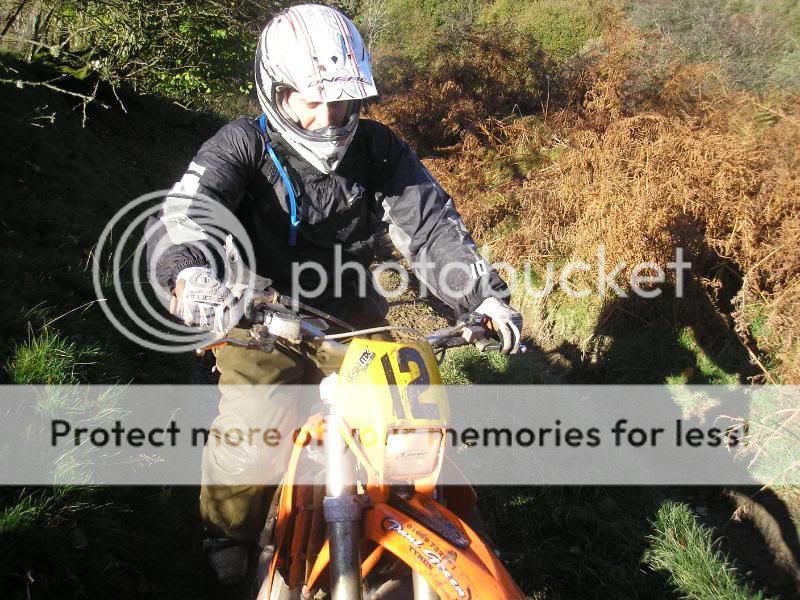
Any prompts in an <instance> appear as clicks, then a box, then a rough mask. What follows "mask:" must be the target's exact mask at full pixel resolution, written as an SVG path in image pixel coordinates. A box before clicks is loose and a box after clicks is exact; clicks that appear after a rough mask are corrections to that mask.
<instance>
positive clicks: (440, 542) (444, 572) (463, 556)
mask: <svg viewBox="0 0 800 600" xmlns="http://www.w3.org/2000/svg"><path fill="white" fill-rule="evenodd" d="M321 422H322V419H321V417H320V416H319V415H315V417H312V418H311V419H309V420H308V421H307V422H306V424H305V426H304V427H303V428H302V429H301V431H300V434H299V435H298V437H297V439H296V440H295V449H294V452H293V454H292V458H291V460H290V463H289V467H288V469H287V472H286V477H285V480H284V481H285V483H284V489H283V493H282V494H281V499H280V504H279V509H278V527H277V531H276V538H277V539H276V546H275V556H274V557H273V560H272V564H271V565H270V570H269V576H268V580H267V581H266V582H265V585H262V587H261V590H260V591H259V594H258V600H267V599H268V598H269V597H270V594H271V591H272V584H273V581H274V579H275V571H276V570H277V567H278V562H279V560H281V558H280V557H281V551H280V550H281V548H282V546H283V544H284V543H285V541H286V537H287V533H288V531H287V527H288V523H289V517H290V516H291V514H292V512H293V510H295V509H294V507H293V501H292V497H293V488H294V487H295V486H294V485H293V483H292V482H294V477H295V474H296V471H297V465H298V463H299V458H300V450H301V449H302V447H303V445H304V444H305V443H306V442H307V441H308V440H309V439H310V438H311V437H315V436H317V435H320V432H319V426H320V425H321ZM420 498H421V496H420V494H415V495H414V496H413V497H412V498H411V499H410V500H409V501H408V502H409V503H410V504H412V505H413V506H414V508H415V510H417V511H419V512H421V513H424V514H426V515H427V516H429V517H430V518H431V519H432V520H441V519H442V517H444V518H446V519H447V520H448V521H450V523H452V524H454V525H456V526H457V527H460V528H461V530H462V531H463V532H465V533H466V535H467V538H468V539H469V541H470V544H469V546H468V547H467V548H466V549H461V548H458V547H457V546H455V545H454V544H452V543H451V542H449V541H447V540H446V539H444V538H443V537H441V536H440V535H439V534H437V533H435V532H434V531H432V530H431V529H429V528H428V527H426V526H425V525H423V524H421V523H419V522H418V521H417V520H415V519H414V518H412V517H410V516H408V515H406V514H405V513H403V512H402V511H400V510H399V509H396V508H394V507H393V506H390V505H389V504H387V503H385V502H376V503H375V504H374V505H373V506H372V507H371V508H369V509H367V511H366V514H365V517H364V521H363V525H364V531H363V532H362V535H363V537H365V538H366V539H368V540H371V541H373V542H374V543H375V544H377V548H376V549H375V550H374V551H372V552H371V553H370V554H369V555H368V556H367V557H366V559H365V560H364V561H362V565H361V572H362V577H364V576H366V574H367V573H368V572H369V571H370V570H371V569H372V568H373V567H374V566H375V564H376V563H377V561H378V559H379V558H380V556H381V554H382V553H384V550H386V551H389V552H391V553H392V554H393V555H395V556H396V557H398V558H399V559H400V560H402V561H403V562H404V563H405V564H406V565H408V566H409V567H410V568H411V569H413V570H415V571H417V572H419V573H420V574H421V575H422V576H423V577H424V578H425V580H426V581H427V582H428V583H429V584H430V586H431V587H432V588H433V590H434V591H435V592H436V593H437V594H438V595H439V598H440V599H441V600H461V599H463V598H467V599H478V598H493V599H497V600H524V598H525V596H524V594H523V593H522V592H521V591H520V589H519V588H518V587H517V586H516V584H515V583H514V581H513V580H512V579H511V576H510V575H509V574H508V572H507V571H506V569H505V567H503V565H502V564H501V563H500V561H499V560H498V558H497V557H496V556H495V554H494V552H493V551H492V550H491V548H489V547H488V546H487V545H486V543H485V542H484V541H483V540H482V539H481V537H480V536H479V535H478V534H477V533H475V532H474V531H473V530H472V529H471V528H470V527H469V526H468V525H467V524H466V523H464V521H463V520H461V519H460V518H459V517H458V516H456V515H455V514H454V513H452V512H451V511H449V510H448V509H447V508H445V507H444V506H441V505H439V504H438V503H437V505H436V511H437V512H438V513H439V514H438V515H437V514H434V512H433V511H432V510H431V509H430V508H428V506H427V503H425V502H421V501H420ZM292 558H299V557H292ZM329 561H330V547H329V545H328V543H327V542H326V543H325V545H324V546H323V548H322V550H321V551H320V553H319V555H318V556H317V558H316V561H315V562H314V565H313V567H312V568H311V570H310V571H309V577H308V578H307V580H306V586H307V587H308V588H309V589H313V588H314V587H315V585H316V584H317V581H318V580H319V578H320V576H321V575H322V574H323V572H324V571H325V569H326V568H327V566H328V564H329ZM293 562H294V561H293Z"/></svg>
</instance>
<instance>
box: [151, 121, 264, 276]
mask: <svg viewBox="0 0 800 600" xmlns="http://www.w3.org/2000/svg"><path fill="white" fill-rule="evenodd" d="M262 159H263V141H262V138H261V134H260V132H259V131H258V130H257V129H256V128H255V127H253V126H252V124H251V123H250V121H249V120H248V119H239V120H237V121H233V122H231V123H229V124H227V125H225V126H224V127H222V128H221V129H220V130H219V131H218V132H217V133H216V134H215V135H214V136H213V137H212V138H210V139H209V140H208V141H206V142H205V143H204V144H203V145H202V147H201V148H200V150H199V151H198V152H197V154H196V155H195V157H194V159H193V160H192V162H191V163H190V164H189V167H188V168H187V170H186V172H185V173H184V175H183V177H182V178H181V180H180V181H178V182H177V183H176V184H175V185H174V186H173V187H172V189H171V190H170V191H169V193H168V195H167V196H166V198H165V199H164V202H163V203H162V205H161V209H160V211H159V213H158V215H157V216H156V217H151V219H150V220H149V221H148V224H147V226H146V234H145V237H146V240H147V245H148V267H149V269H150V278H151V281H153V283H154V284H157V285H159V286H161V287H162V288H164V289H167V290H169V291H170V292H171V291H172V290H173V289H174V287H175V280H176V278H177V275H178V273H179V272H180V271H181V270H182V269H185V268H187V267H192V266H205V265H207V266H211V267H212V268H214V269H215V270H216V271H217V273H218V275H220V276H221V275H222V273H223V272H224V262H223V261H224V258H225V257H224V250H223V247H224V242H225V237H226V234H227V233H230V230H231V229H236V227H235V224H234V223H233V218H232V213H233V212H234V211H235V210H236V208H237V207H238V206H239V204H240V202H241V200H242V198H243V196H244V194H245V191H246V189H247V187H248V184H249V181H250V178H251V177H252V174H253V173H254V172H255V171H256V170H257V169H258V168H259V166H260V162H261V160H262ZM224 209H227V210H224Z"/></svg>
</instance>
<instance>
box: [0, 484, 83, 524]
mask: <svg viewBox="0 0 800 600" xmlns="http://www.w3.org/2000/svg"><path fill="white" fill-rule="evenodd" d="M92 491H93V490H92V488H89V487H84V486H81V487H77V486H59V487H53V488H48V489H38V490H23V491H21V492H20V493H19V496H18V497H17V498H16V500H14V501H13V502H12V503H10V504H8V505H7V506H5V507H3V508H0V536H6V535H11V534H14V533H19V532H21V531H22V530H24V529H26V528H31V527H52V526H56V525H59V524H62V523H64V522H66V521H68V520H69V519H70V518H72V517H73V516H74V515H75V514H76V513H78V512H80V511H82V510H87V509H90V508H92V507H93V506H94V505H93V504H92V503H91V496H92Z"/></svg>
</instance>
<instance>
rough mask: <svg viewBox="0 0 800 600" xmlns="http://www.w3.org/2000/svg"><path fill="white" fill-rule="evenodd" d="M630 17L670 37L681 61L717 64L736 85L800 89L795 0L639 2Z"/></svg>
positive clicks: (798, 10) (799, 12) (799, 9)
mask: <svg viewBox="0 0 800 600" xmlns="http://www.w3.org/2000/svg"><path fill="white" fill-rule="evenodd" d="M631 19H632V22H634V23H635V24H636V25H638V26H640V27H642V28H644V29H646V30H654V31H657V32H658V33H659V34H660V35H662V36H664V37H665V38H668V39H669V40H671V42H672V43H673V44H674V45H675V46H676V47H678V48H680V49H681V51H682V52H683V53H684V54H685V60H686V61H688V62H695V63H701V62H713V63H716V64H718V65H719V66H720V68H721V70H722V72H723V73H724V74H725V76H726V77H727V78H729V79H730V81H732V82H733V83H734V84H735V85H737V86H739V87H743V88H747V89H754V90H763V89H765V88H766V87H769V86H779V87H787V86H790V87H794V88H796V89H797V88H800V25H798V23H800V4H799V3H798V2H796V1H794V0H791V1H770V0H767V1H763V0H762V1H757V0H756V1H744V0H742V1H729V2H722V1H720V0H679V1H677V2H675V1H666V0H644V1H642V2H637V3H636V4H635V8H634V9H633V11H632V13H631Z"/></svg>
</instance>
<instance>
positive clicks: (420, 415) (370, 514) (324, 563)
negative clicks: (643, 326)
mask: <svg viewBox="0 0 800 600" xmlns="http://www.w3.org/2000/svg"><path fill="white" fill-rule="evenodd" d="M285 300H286V298H285V297H279V296H277V295H276V294H274V293H273V294H272V295H266V296H260V297H256V298H255V299H254V301H253V306H254V310H253V312H252V313H251V314H252V315H253V317H252V319H251V322H252V326H251V329H250V336H251V339H250V341H248V342H244V343H243V342H241V341H240V340H235V339H230V338H223V339H221V340H218V341H216V342H215V343H214V344H212V345H210V346H208V347H206V348H203V349H201V350H202V351H204V350H207V349H209V348H211V347H212V346H220V345H224V344H233V345H239V346H245V347H248V348H251V349H254V350H263V351H272V350H273V349H274V346H275V344H276V343H277V344H281V345H282V346H283V347H285V348H294V349H295V350H296V351H298V352H300V351H302V348H303V346H305V345H309V346H313V347H315V348H316V349H318V350H324V351H325V352H327V353H330V354H332V355H334V354H335V355H338V356H340V357H342V366H341V368H340V370H339V371H338V373H335V374H333V375H331V376H329V377H326V378H325V379H324V380H323V381H322V382H321V384H320V398H321V400H322V407H323V409H322V411H321V412H320V413H318V414H314V415H312V416H311V417H309V418H308V420H307V421H306V422H305V424H304V425H303V426H302V428H301V429H300V430H299V433H297V435H296V438H295V441H294V446H293V450H292V454H291V459H290V461H289V464H288V467H287V469H286V474H285V477H284V479H283V482H282V485H281V486H280V489H279V493H278V494H276V498H275V500H274V501H273V506H272V510H271V511H270V516H269V517H268V519H267V524H266V526H265V531H264V534H263V535H262V540H265V541H264V542H262V546H263V551H262V554H261V558H260V559H259V564H258V567H257V584H256V588H257V593H256V597H257V599H258V600H294V599H303V600H305V599H310V598H318V597H320V596H321V597H330V598H332V600H362V598H365V597H366V598H368V599H369V598H390V597H398V598H414V600H433V599H436V598H439V599H442V600H460V599H464V598H467V599H469V598H496V599H509V600H511V599H522V598H524V595H523V594H522V592H521V591H520V589H519V588H518V587H517V586H516V584H515V583H514V581H513V580H512V578H511V576H510V575H509V574H508V572H507V571H506V569H505V567H504V566H503V564H502V563H501V561H500V560H499V558H498V557H497V555H496V554H495V552H494V550H493V549H492V547H491V545H490V543H489V542H488V541H487V539H485V538H484V536H482V535H481V534H480V533H478V531H477V530H478V529H480V524H479V522H476V519H475V515H477V511H476V509H475V504H476V500H477V496H476V494H475V492H474V490H473V489H472V488H471V487H470V486H469V485H468V484H467V482H466V481H464V482H463V484H461V485H447V486H445V485H441V484H439V483H438V481H439V478H440V475H441V473H442V469H443V468H447V469H455V470H456V471H457V469H456V467H455V465H454V464H453V463H452V461H450V460H449V459H448V457H447V456H445V447H446V432H445V428H446V426H447V422H448V414H449V406H448V402H447V398H446V395H445V393H444V387H443V386H442V385H441V384H442V380H441V375H440V372H439V364H441V360H442V358H443V355H444V352H445V351H446V350H447V349H449V348H455V347H458V346H464V345H470V344H471V345H474V346H476V347H478V348H479V349H480V350H481V351H491V350H498V349H499V345H498V344H497V343H496V342H494V341H493V340H492V339H491V337H490V336H491V330H490V323H489V321H488V319H486V318H485V317H483V316H481V315H477V314H471V315H468V316H466V317H463V318H461V319H460V320H459V321H458V322H457V323H456V324H455V325H454V326H452V327H448V328H445V329H442V330H439V331H436V332H434V333H433V334H431V335H429V336H427V337H425V336H422V335H421V334H420V333H419V332H417V331H416V330H414V329H412V328H409V327H402V326H387V327H379V328H372V329H364V330H359V331H348V332H345V333H338V334H326V333H325V329H326V328H327V326H328V323H331V322H333V323H336V324H338V325H343V324H342V323H341V322H340V321H337V320H336V319H334V318H333V317H331V316H330V315H326V314H324V313H319V312H316V314H315V315H314V316H313V318H306V317H302V318H301V316H300V315H299V314H298V313H297V312H293V311H290V310H287V309H286V304H285V302H284V301H285ZM306 308H307V307H306ZM389 332H391V333H392V334H394V335H396V336H397V337H400V336H401V335H404V336H405V337H406V338H408V339H406V340H403V341H388V340H387V339H375V337H374V336H376V335H380V334H387V333H389ZM368 336H369V337H368ZM346 340H349V343H343V342H344V341H346ZM451 472H452V471H451ZM448 480H449V481H452V478H448ZM309 481H311V482H312V484H310V485H309V483H308V482H309ZM326 594H328V595H326Z"/></svg>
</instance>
